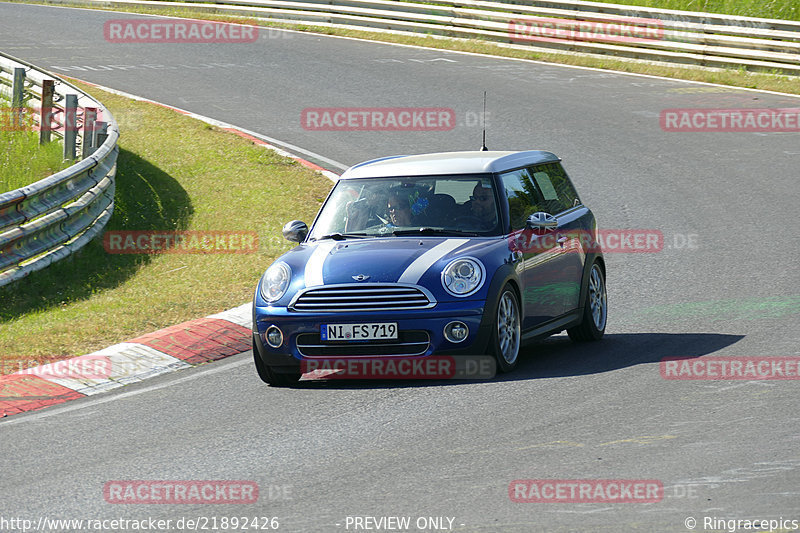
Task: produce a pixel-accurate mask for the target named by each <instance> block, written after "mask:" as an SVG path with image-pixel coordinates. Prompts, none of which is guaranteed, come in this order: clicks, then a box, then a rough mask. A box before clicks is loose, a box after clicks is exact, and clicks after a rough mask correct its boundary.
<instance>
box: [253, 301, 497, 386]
mask: <svg viewBox="0 0 800 533" xmlns="http://www.w3.org/2000/svg"><path fill="white" fill-rule="evenodd" d="M484 310H485V302H484V301H482V300H477V301H457V302H438V303H437V304H436V305H435V306H434V307H432V308H430V309H422V310H413V311H382V312H381V313H380V314H379V315H377V314H375V313H372V314H370V313H358V312H354V313H301V312H296V311H289V310H288V309H287V308H285V307H271V306H256V307H254V309H253V335H254V341H255V344H256V348H257V349H258V352H259V354H260V356H261V358H262V360H263V361H264V363H266V364H267V365H269V366H272V367H278V368H283V369H285V370H288V369H291V368H294V369H296V368H298V367H299V366H300V362H301V361H302V360H312V359H319V358H326V357H336V358H337V359H341V358H347V357H353V358H366V357H372V358H375V357H387V358H388V357H391V358H421V357H429V356H431V355H485V354H486V353H487V351H486V350H487V346H488V343H489V339H490V336H491V332H492V328H491V323H490V321H488V320H484ZM456 320H457V321H460V322H463V323H464V324H466V325H467V327H468V328H469V334H468V335H467V338H466V339H465V340H463V341H462V342H459V343H453V342H450V341H448V340H447V339H446V338H445V337H444V327H445V326H446V325H447V324H448V323H450V322H453V321H456ZM376 322H396V323H397V327H398V330H399V333H400V335H401V338H403V336H404V335H405V334H408V335H409V337H406V338H412V337H413V338H414V340H416V341H418V340H419V338H420V333H421V332H424V333H426V334H427V340H428V343H427V346H423V347H422V348H420V349H419V350H418V352H421V353H418V354H417V355H402V354H401V355H389V354H387V353H386V352H387V350H386V349H385V347H386V344H391V341H382V342H379V341H353V342H349V343H336V344H333V343H325V344H329V345H331V346H335V348H336V349H335V354H334V352H331V355H319V354H320V353H324V352H325V350H322V351H317V352H313V353H315V354H317V355H310V354H311V353H312V352H311V351H310V350H309V349H308V348H307V347H304V346H307V345H308V341H307V340H308V339H310V338H313V336H318V335H319V332H320V327H321V326H322V324H354V323H376ZM273 325H274V326H277V327H278V328H280V330H281V332H282V333H283V344H282V345H281V346H279V347H278V348H273V347H271V346H269V344H268V343H267V341H266V338H265V335H266V331H267V328H269V327H270V326H273ZM301 336H302V337H301ZM299 337H300V339H301V342H300V345H301V347H300V348H298V338H299ZM382 344H383V345H384V346H383V347H381V345H382ZM371 346H372V347H375V350H371V349H370V347H371ZM350 347H352V349H350ZM388 351H390V352H391V351H393V350H388Z"/></svg>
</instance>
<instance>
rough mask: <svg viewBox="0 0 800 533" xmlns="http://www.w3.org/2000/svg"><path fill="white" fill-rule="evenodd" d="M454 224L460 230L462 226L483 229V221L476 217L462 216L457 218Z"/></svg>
mask: <svg viewBox="0 0 800 533" xmlns="http://www.w3.org/2000/svg"><path fill="white" fill-rule="evenodd" d="M453 223H454V224H455V225H456V226H457V227H458V228H459V229H460V228H461V226H467V227H470V228H472V227H478V228H479V227H481V226H482V225H483V221H482V220H481V219H480V218H478V217H476V216H475V215H461V216H460V217H456V219H455V220H454V221H453Z"/></svg>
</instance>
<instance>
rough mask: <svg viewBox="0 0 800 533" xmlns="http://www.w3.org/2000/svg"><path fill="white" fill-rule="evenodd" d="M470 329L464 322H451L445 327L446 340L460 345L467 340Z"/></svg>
mask: <svg viewBox="0 0 800 533" xmlns="http://www.w3.org/2000/svg"><path fill="white" fill-rule="evenodd" d="M467 335H469V328H468V327H467V325H466V324H464V323H463V322H450V323H449V324H447V325H446V326H445V327H444V338H445V339H447V340H448V341H450V342H453V343H459V342H461V341H463V340H464V339H466V338H467Z"/></svg>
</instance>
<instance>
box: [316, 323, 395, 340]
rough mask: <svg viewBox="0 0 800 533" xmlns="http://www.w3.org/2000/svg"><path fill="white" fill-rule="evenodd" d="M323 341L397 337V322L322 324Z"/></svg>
mask: <svg viewBox="0 0 800 533" xmlns="http://www.w3.org/2000/svg"><path fill="white" fill-rule="evenodd" d="M319 335H320V338H321V339H322V340H323V341H374V340H392V339H396V338H397V322H383V323H379V324H322V326H320V330H319Z"/></svg>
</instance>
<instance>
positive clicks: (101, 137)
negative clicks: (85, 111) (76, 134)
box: [92, 121, 108, 150]
mask: <svg viewBox="0 0 800 533" xmlns="http://www.w3.org/2000/svg"><path fill="white" fill-rule="evenodd" d="M107 137H108V122H100V121H98V122H95V123H94V129H93V130H92V145H93V146H94V149H95V150H97V149H98V148H100V147H101V146H103V144H104V143H105V142H106V138H107Z"/></svg>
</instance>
